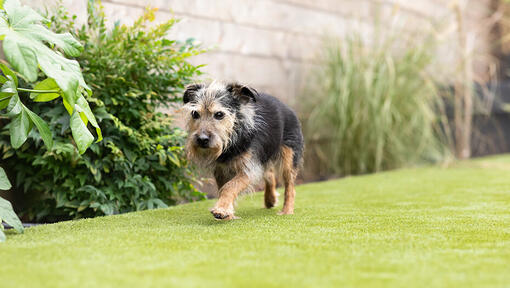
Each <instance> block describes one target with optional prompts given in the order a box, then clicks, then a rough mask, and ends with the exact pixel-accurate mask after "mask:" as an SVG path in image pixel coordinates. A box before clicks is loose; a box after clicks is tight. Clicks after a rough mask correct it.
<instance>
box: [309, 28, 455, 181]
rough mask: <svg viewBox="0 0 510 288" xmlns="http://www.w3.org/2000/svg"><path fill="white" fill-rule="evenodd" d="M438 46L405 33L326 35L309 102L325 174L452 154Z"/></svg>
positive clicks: (313, 143) (312, 149)
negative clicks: (444, 128)
mask: <svg viewBox="0 0 510 288" xmlns="http://www.w3.org/2000/svg"><path fill="white" fill-rule="evenodd" d="M433 48H434V42H433V41H432V40H428V39H426V40H422V41H418V40H417V39H408V41H405V40H404V37H385V38H381V40H380V41H376V42H375V43H371V44H367V43H365V42H364V41H363V40H362V39H361V37H357V36H353V37H351V38H349V39H347V40H345V41H343V42H339V41H335V40H328V41H326V42H325V44H324V49H323V51H322V52H323V53H322V54H321V55H322V58H321V59H320V61H321V63H322V65H320V68H318V69H316V70H314V71H313V73H312V75H311V80H310V81H309V84H308V86H307V88H306V92H305V93H303V96H302V102H301V103H303V105H302V107H303V109H302V110H303V111H302V112H303V126H304V129H305V133H304V134H305V137H306V142H307V153H308V156H307V157H308V158H309V159H314V158H315V159H316V160H317V161H318V162H316V163H315V164H316V167H315V169H318V171H319V174H321V175H320V176H322V177H324V176H326V177H328V176H330V175H337V176H338V175H350V174H360V173H368V172H376V171H380V170H384V169H391V168H397V167H401V166H403V165H406V164H411V163H417V162H421V161H435V160H439V159H441V158H442V157H443V156H444V155H446V154H445V153H447V148H446V146H445V145H443V143H444V142H443V141H442V140H444V138H443V135H444V134H443V133H442V132H441V128H440V126H441V125H439V124H440V123H439V122H440V121H439V120H440V117H439V116H440V115H439V114H438V113H436V112H437V111H440V110H438V109H437V108H440V107H441V106H438V105H441V104H440V103H441V101H440V96H439V94H438V93H437V91H436V87H435V85H434V83H433V82H432V80H431V77H430V75H428V73H427V67H429V64H430V63H431V61H432V60H433V58H432V55H433V54H432V53H434V49H433ZM312 162H313V161H309V162H308V163H309V164H311V163H312ZM315 176H317V175H315Z"/></svg>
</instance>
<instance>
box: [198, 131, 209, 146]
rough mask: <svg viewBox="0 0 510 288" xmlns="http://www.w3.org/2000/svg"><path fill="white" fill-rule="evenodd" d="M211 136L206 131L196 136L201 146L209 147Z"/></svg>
mask: <svg viewBox="0 0 510 288" xmlns="http://www.w3.org/2000/svg"><path fill="white" fill-rule="evenodd" d="M210 142H211V141H210V137H209V136H207V135H206V134H204V133H201V134H199V135H197V136H196V137H195V143H196V144H197V146H198V147H200V148H209V144H210Z"/></svg>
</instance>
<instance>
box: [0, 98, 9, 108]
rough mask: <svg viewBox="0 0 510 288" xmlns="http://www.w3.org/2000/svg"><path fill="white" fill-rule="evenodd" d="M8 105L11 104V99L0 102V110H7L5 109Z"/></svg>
mask: <svg viewBox="0 0 510 288" xmlns="http://www.w3.org/2000/svg"><path fill="white" fill-rule="evenodd" d="M8 104H9V98H5V99H2V100H0V110H3V109H5V107H7V105H8Z"/></svg>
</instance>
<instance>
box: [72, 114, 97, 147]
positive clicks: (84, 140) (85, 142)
mask: <svg viewBox="0 0 510 288" xmlns="http://www.w3.org/2000/svg"><path fill="white" fill-rule="evenodd" d="M71 132H72V133H73V138H74V141H75V142H76V146H78V151H80V154H83V153H85V151H86V150H87V148H88V147H89V146H90V144H92V142H93V141H94V136H92V133H90V131H89V129H87V126H86V125H85V123H83V120H82V119H81V117H80V113H79V112H78V111H76V110H74V112H73V115H71Z"/></svg>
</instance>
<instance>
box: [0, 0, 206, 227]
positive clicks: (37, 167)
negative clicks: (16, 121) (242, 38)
mask: <svg viewBox="0 0 510 288" xmlns="http://www.w3.org/2000/svg"><path fill="white" fill-rule="evenodd" d="M154 12H155V10H152V9H147V10H146V12H145V14H144V15H143V16H142V17H140V18H139V19H138V20H137V21H136V22H134V24H133V25H131V26H125V25H119V24H115V26H114V27H113V28H112V29H111V30H109V29H107V28H106V25H105V16H104V13H103V11H102V7H101V6H100V5H99V4H94V3H93V1H89V6H88V22H87V24H85V25H82V26H81V27H79V26H78V25H77V24H75V23H74V20H75V18H76V17H69V16H68V15H67V13H66V12H65V11H64V10H63V9H62V8H59V9H58V10H57V11H55V13H54V15H53V16H52V17H51V20H52V21H51V22H52V26H51V29H53V30H55V31H57V32H58V31H61V30H65V31H72V34H73V35H74V36H75V37H76V38H77V39H79V40H80V42H81V43H82V44H83V45H84V52H83V53H82V54H81V55H80V56H79V57H78V58H77V60H78V61H79V63H80V65H81V66H82V67H83V75H84V78H85V80H86V82H87V83H89V85H90V87H91V88H92V92H93V93H92V95H90V96H88V98H87V100H88V101H89V102H90V103H91V108H92V111H93V113H94V114H95V115H96V117H97V119H98V121H99V122H100V125H101V127H102V129H103V136H104V139H103V141H102V142H99V143H95V144H93V145H92V146H91V147H90V149H89V150H88V151H87V152H86V153H85V154H83V155H81V156H80V154H79V152H78V150H77V149H76V148H75V147H74V146H73V145H72V144H70V143H69V140H68V139H70V137H71V132H70V129H69V124H68V121H67V120H66V119H68V117H69V116H68V115H67V114H66V110H65V109H64V108H63V107H54V106H52V105H47V104H44V103H37V104H36V105H34V106H33V107H32V108H33V109H34V110H35V111H41V112H43V115H45V117H46V120H47V122H48V123H50V126H51V128H52V130H53V131H56V135H55V136H56V137H55V144H54V147H53V149H51V150H47V149H45V147H44V146H43V145H42V143H41V141H40V139H39V137H37V135H31V137H30V138H31V139H30V141H29V142H27V144H25V145H24V146H23V147H21V149H19V150H17V151H13V150H11V149H10V148H9V146H8V145H7V143H6V140H7V139H6V138H5V137H2V138H1V139H0V151H1V152H0V153H3V158H7V159H6V165H5V166H6V167H7V170H8V171H13V172H14V176H15V179H16V180H15V186H16V187H17V188H18V190H21V191H23V192H25V195H26V197H25V201H24V205H25V207H24V210H25V212H26V217H27V218H30V219H33V218H35V219H37V220H39V221H55V220H62V219H70V218H78V217H93V216H98V215H110V214H116V213H123V212H128V211H134V210H142V209H152V208H159V207H166V206H167V205H174V204H176V203H178V202H182V201H190V200H196V199H203V198H204V197H205V196H204V195H203V194H202V193H200V192H198V191H197V190H196V189H195V188H194V187H193V185H192V184H191V181H192V180H193V178H192V171H191V169H190V167H189V165H188V163H187V161H186V158H185V155H184V151H183V143H184V137H185V133H184V132H183V131H182V130H181V129H179V128H176V127H174V126H173V125H172V118H171V117H170V116H168V115H166V114H163V113H161V112H158V109H159V108H169V107H171V106H172V104H173V103H176V102H180V97H181V92H182V90H183V88H184V87H185V85H187V84H189V83H190V82H191V81H192V79H193V77H195V76H197V75H199V74H200V71H199V68H200V66H194V65H192V64H190V63H189V62H188V58H189V57H191V56H193V55H196V54H198V53H201V52H202V50H200V48H199V47H198V46H197V45H195V44H194V41H193V40H189V41H186V42H177V41H173V40H169V39H166V38H165V36H166V34H167V33H168V31H169V30H170V29H171V28H172V26H173V25H174V24H175V23H176V20H175V19H171V20H169V21H167V22H165V23H162V24H159V25H152V24H151V22H153V21H154ZM11 155H12V156H11ZM21 191H19V192H21Z"/></svg>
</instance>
